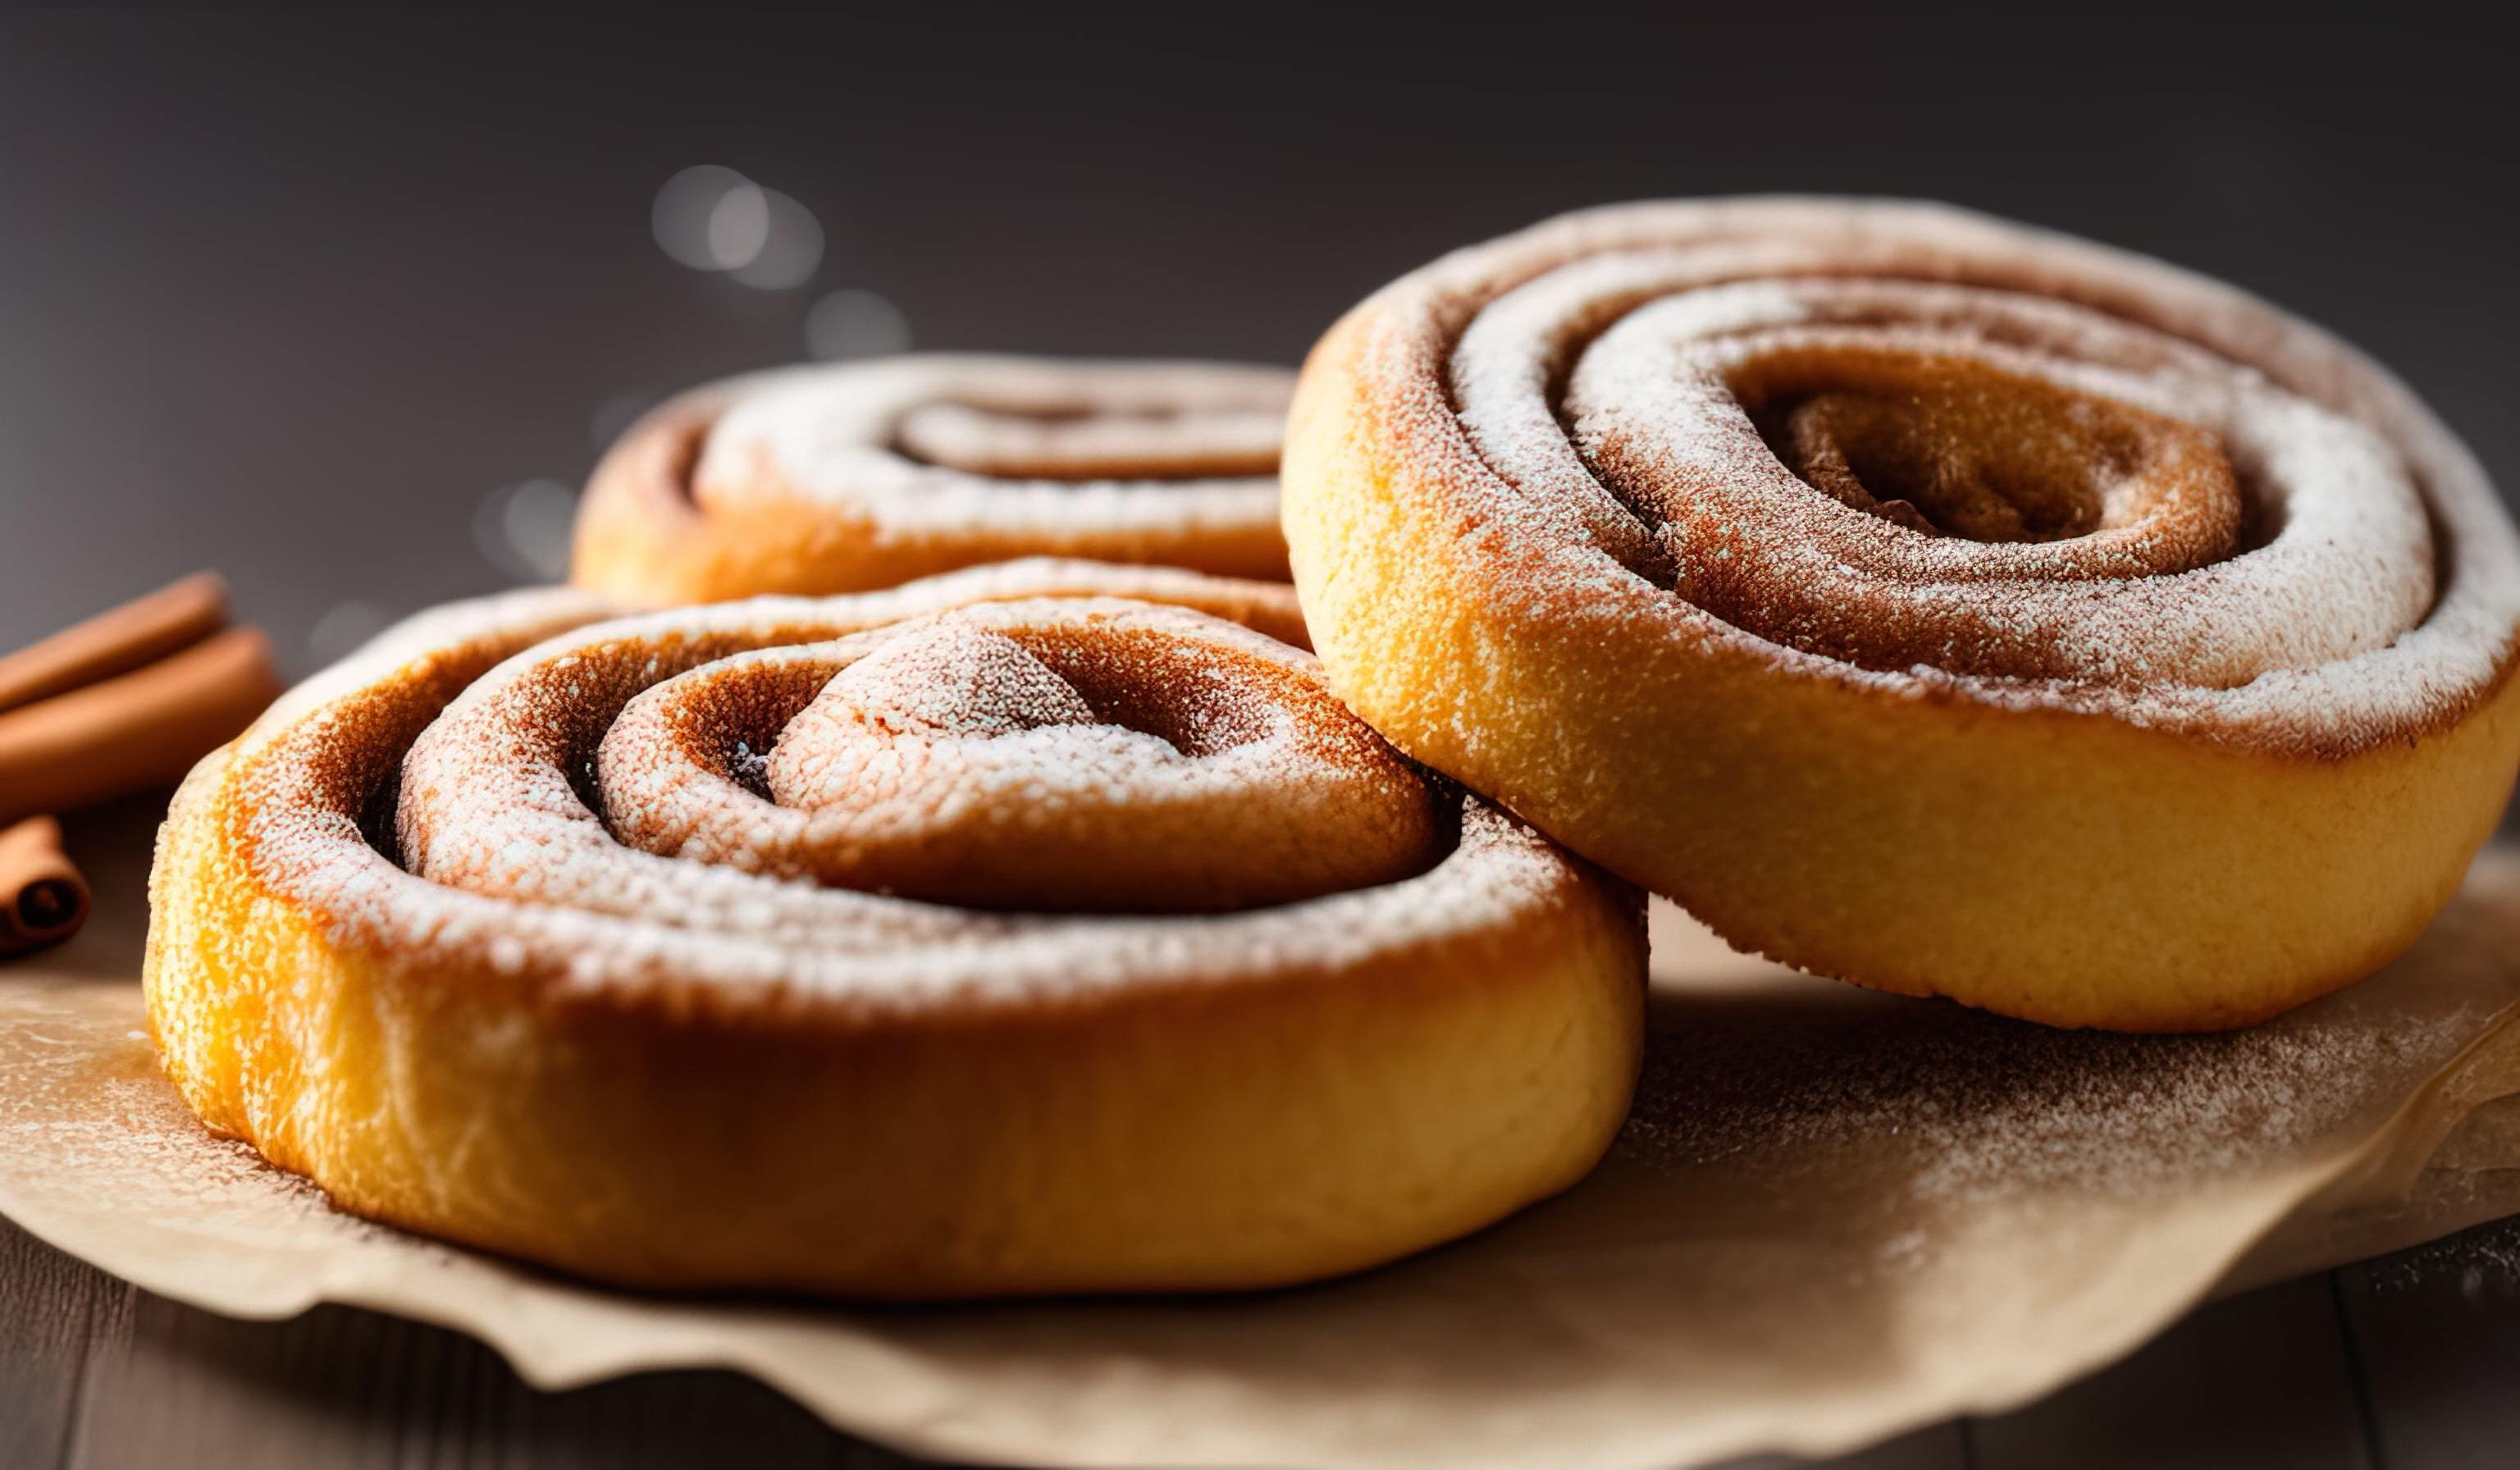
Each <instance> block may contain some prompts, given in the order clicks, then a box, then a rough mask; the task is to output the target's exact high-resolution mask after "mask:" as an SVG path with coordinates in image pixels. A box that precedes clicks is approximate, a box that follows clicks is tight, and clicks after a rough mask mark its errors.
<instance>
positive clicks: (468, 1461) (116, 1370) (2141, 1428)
mask: <svg viewBox="0 0 2520 1470" xmlns="http://www.w3.org/2000/svg"><path fill="white" fill-rule="evenodd" d="M0 1300H5V1301H6V1302H7V1303H8V1310H7V1311H6V1312H5V1313H0V1466H8V1467H10V1470H19V1467H36V1466H62V1467H66V1470H67V1467H73V1466H75V1467H81V1470H125V1467H152V1470H154V1467H158V1466H189V1467H196V1470H226V1467H239V1470H289V1467H296V1466H360V1467H370V1466H373V1467H394V1470H405V1467H410V1470H420V1467H427V1470H475V1467H481V1470H487V1467H493V1466H496V1467H516V1466H596V1465H604V1466H641V1467H657V1470H662V1467H682V1466H693V1467H699V1466H726V1465H742V1466H760V1467H765V1470H769V1467H785V1466H867V1467H872V1466H903V1465H910V1464H914V1463H917V1462H915V1461H911V1460H907V1459H903V1458H901V1457H899V1456H896V1455H892V1454H889V1453H886V1452H884V1451H882V1450H880V1449H877V1448H874V1447H871V1446H869V1445H866V1444H864V1443H863V1442H860V1441H856V1440H852V1439H850V1438H849V1437H848V1436H846V1435H843V1434H839V1433H836V1432H834V1431H832V1430H831V1429H828V1428H826V1427H824V1425H823V1424H822V1423H820V1422H819V1421H818V1420H816V1419H815V1418H814V1417H813V1416H811V1415H810V1414H808V1413H806V1412H805V1410H803V1409H801V1408H799V1407H797V1406H796V1405H795V1404H794V1403H790V1402H788V1401H787V1399H785V1398H783V1397H781V1396H780V1395H779V1394H778V1393H777V1392H775V1391H773V1390H771V1389H769V1388H766V1387H763V1386H762V1385H760V1384H758V1383H755V1382H753V1381H752V1380H750V1379H747V1378H742V1377H740V1376H738V1375H736V1374H733V1373H725V1372H677V1373H649V1374H643V1375H641V1376H638V1377H635V1378H627V1379H621V1380H618V1381H615V1382H611V1383H605V1384H599V1385H596V1386H593V1387H590V1388H583V1389H577V1390H574V1391H571V1392H568V1393H562V1394H546V1393H539V1392H536V1391H535V1390H533V1389H530V1388H527V1387H526V1386H525V1385H524V1384H522V1383H521V1382H519V1381H518V1380H517V1375H516V1374H515V1373H513V1372H511V1371H509V1369H508V1367H507V1364H506V1363H504V1362H503V1361H501V1360H500V1359H499V1358H498V1357H497V1355H495V1354H493V1353H492V1352H491V1351H490V1350H489V1349H487V1348H485V1347H483V1346H481V1345H480V1344H479V1343H477V1342H474V1341H472V1339H470V1338H467V1337H464V1336H461V1335H459V1334H457V1333H453V1332H449V1331H445V1330H443V1329H440V1328H436V1327H427V1326H422V1325H420V1324H418V1323H414V1322H408V1321H403V1320H400V1319H397V1318H393V1317H387V1316H382V1315H379V1314H375V1313H370V1312H362V1311H358V1310H355V1309H352V1308H346V1307H330V1306H328V1307H319V1308H317V1309H315V1310H314V1311H312V1312H309V1313H307V1314H305V1315H303V1316H300V1317H296V1318H294V1319H293V1320H290V1321H285V1322H241V1321H232V1320H229V1319H226V1318H223V1317H217V1316H212V1315H210V1314H207V1313H203V1312H198V1311H195V1310H193V1309H192V1308H189V1307H184V1306H179V1305H177V1304H175V1303H173V1302H170V1301H167V1300H165V1299H163V1298H160V1297H156V1296H152V1295H151V1294H149V1293H147V1292H144V1291H140V1290H138V1289H136V1288H134V1287H131V1286H127V1285H124V1284H123V1283H122V1282H120V1281H117V1280H114V1279H113V1278H112V1277H110V1276H107V1275H105V1274H104V1273H102V1272H100V1271H97V1270H92V1269H91V1268H89V1267H87V1266H85V1265H82V1264H81V1263H79V1262H77V1261H74V1260H72V1259H70V1258H68V1257H67V1256H64V1255H62V1254H61V1253H59V1252H57V1251H54V1250H52V1249H50V1248H49V1247H46V1246H44V1245H42V1244H40V1243H39V1242H37V1241H35V1240H33V1239H32V1238H30V1237H29V1236H27V1235H26V1234H25V1233H24V1232H23V1231H22V1230H19V1229H18V1228H17V1227H15V1226H14V1225H6V1224H0ZM2515 1383H2520V1222H2511V1221H2505V1222H2501V1223H2499V1224H2496V1225H2487V1226H2483V1227H2481V1228H2479V1229H2475V1230H2471V1231H2468V1232H2467V1233H2465V1234H2463V1235H2459V1236H2456V1237H2453V1239H2451V1240H2448V1241H2443V1242H2439V1243H2436V1244H2434V1245H2431V1246H2425V1247H2421V1248H2418V1249H2416V1250H2412V1251H2407V1252H2402V1253H2400V1254H2398V1255H2395V1256H2389V1257H2385V1258H2383V1259H2381V1260H2378V1261H2373V1262H2368V1263H2365V1264H2363V1265H2360V1266H2354V1267H2349V1268H2346V1269H2344V1270H2336V1271H2331V1272H2328V1273H2326V1274H2324V1275H2319V1276H2313V1277H2309V1278H2306V1279H2303V1280H2299V1281H2290V1282H2285V1283H2282V1284H2280V1285H2275V1286H2269V1287H2265V1288H2262V1289H2260V1290H2257V1291H2252V1292H2249V1293H2247V1294H2245V1295H2242V1296H2238V1297H2234V1298H2231V1299H2229V1300H2228V1301H2223V1302H2218V1303H2215V1304H2213V1305H2211V1306H2208V1307H2206V1308H2204V1309H2203V1310H2202V1311H2199V1312H2197V1313H2196V1314H2194V1315H2192V1316H2190V1317H2189V1318H2187V1319H2186V1320H2185V1321H2183V1322H2182V1323H2180V1324H2179V1325H2178V1326H2177V1327H2175V1328H2173V1329H2172V1330H2171V1331H2170V1332H2168V1333H2167V1334H2165V1335H2163V1336H2162V1337H2160V1338H2158V1339H2156V1340H2155V1341H2154V1342H2153V1343H2152V1344H2151V1345H2150V1346H2148V1347H2146V1348H2144V1349H2143V1350H2142V1351H2141V1352H2139V1353H2138V1354H2137V1355H2136V1356H2135V1357H2133V1358H2131V1359H2127V1360H2126V1361H2124V1362H2121V1363H2119V1364H2118V1365H2117V1366H2115V1367H2112V1368H2109V1369H2107V1370H2106V1371H2104V1372H2101V1373H2100V1374H2098V1375H2096V1376H2094V1377H2093V1378H2089V1379H2086V1380H2084V1381H2082V1382H2080V1383H2076V1384H2074V1385H2071V1386H2070V1387H2067V1388H2065V1389H2063V1390H2061V1391H2059V1392H2058V1393H2056V1394H2054V1395H2052V1396H2050V1397H2049V1398H2048V1399H2046V1400H2044V1401H2042V1402H2040V1403H2034V1404H2032V1405H2030V1406H2029V1407H2027V1408H2022V1409H2018V1410H2016V1411H2014V1412H2011V1413H2007V1414H2000V1415H1995V1416H1991V1417H1985V1418H1972V1419H1964V1420H1959V1421H1957V1422H1953V1423H1948V1424H1941V1425H1937V1426H1934V1427H1933V1428H1930V1429H1925V1430H1920V1431H1918V1432H1916V1433H1914V1434H1911V1435H1907V1436H1905V1437H1903V1438H1901V1439H1898V1440H1894V1441H1892V1442H1890V1443H1888V1444H1886V1445H1881V1446H1878V1447H1875V1448H1872V1449H1870V1450H1868V1451H1866V1452H1864V1453H1860V1454H1856V1455H1853V1456H1849V1457H1848V1458H1846V1459H1843V1460H1839V1461H1834V1462H1832V1463H1836V1464H1842V1465H1847V1466H1860V1467H1865V1470H1961V1467H1973V1470H2010V1467H2016V1466H2018V1467H2060V1470H2064V1467H2075V1466H2100V1465H2139V1466H2146V1467H2152V1470H2175V1467H2196V1470H2206V1467H2213V1470H2227V1467H2232V1466H2241V1465H2284V1466H2302V1467H2317V1470H2325V1467H2333V1470H2382V1467H2386V1470H2451V1467H2468V1466H2497V1465H2509V1464H2512V1463H2515V1461H2520V1394H2515V1393H2514V1392H2513V1385H2514V1384H2515ZM1750 1463H1759V1464H1783V1463H1788V1462H1786V1461H1781V1460H1774V1461H1770V1460H1762V1461H1756V1462H1750Z"/></svg>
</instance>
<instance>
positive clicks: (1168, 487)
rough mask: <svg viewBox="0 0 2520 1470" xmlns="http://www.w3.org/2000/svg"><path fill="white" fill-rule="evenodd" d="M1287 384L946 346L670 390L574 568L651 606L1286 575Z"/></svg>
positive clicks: (620, 463) (584, 524)
mask: <svg viewBox="0 0 2520 1470" xmlns="http://www.w3.org/2000/svg"><path fill="white" fill-rule="evenodd" d="M1292 386H1293V379H1292V376H1291V375H1289V374H1287V373H1286V372H1284V371H1283V369H1278V368H1263V367H1243V366H1236V365H1229V364H1221V363H1176V362H1092V361H1060V360H1055V359H1043V358H1020V357H983V356H957V355H944V354H929V355H922V356H911V357H899V358H889V359H884V360H880V361H873V362H863V363H849V364H836V365H824V366H815V367H802V368H788V369H783V370H779V371H776V372H769V373H758V374H754V375H751V376H749V377H745V378H739V379H732V380H730V381H726V382H721V383H715V384H711V385H709V386H707V387H703V388H699V389H697V390H695V391H693V392H690V393H686V394H684V395H683V396H681V397H679V398H676V399H674V400H672V401H671V402H669V403H667V404H666V405H665V406H663V407H662V408H660V409H658V410H656V411H655V412H654V413H652V414H650V415H649V416H648V417H647V418H646V419H645V420H644V421H642V422H641V423H638V424H637V425H635V426H634V427H632V429H631V430H630V431H629V432H628V433H627V434H625V435H623V436H622V438H621V440H620V442H619V443H618V444H616V445H615V446H614V447H613V449H612V451H611V452H610V453H609V454H608V455H607V456H606V458H605V460H604V462H603V464H601V465H600V466H598V467H597V468H596V471H595V476H594V479H593V480H592V482H591V483H590V484H589V485H588V487H587V492H586V498H585V501H584V503H583V505H582V506H581V508H580V510H579V513H578V525H577V538H576V550H575V558H574V568H573V571H572V579H573V580H574V581H575V582H576V583H577V584H578V585H580V586H583V587H591V588H594V589H597V590H599V591H602V592H606V593H609V594H612V595H613V596H616V597H620V598H624V599H627V600H630V601H636V602H639V603H641V604H644V605H668V604H676V603H683V602H705V601H721V600H724V599H728V598H741V597H752V596H755V595H757V594H763V593H801V594H826V593H840V592H862V591H867V590H870V589H874V588H881V587H892V586H897V585H898V584H900V583H903V582H907V581H911V580H913V579H914V578H918V577H923V576H927V575H930V574H932V573H937V572H945V571H951V570H954V569H956V568H959V567H965V566H974V565H979V564H981V563H984V562H990V561H1004V560H1008V559H1011V558H1013V557H1028V556H1061V557H1095V558H1098V559H1101V560H1105V561H1122V562H1136V563H1150V564H1156V565H1164V566H1183V567H1189V568H1191V569H1192V570H1194V571H1204V572H1211V573H1214V574H1217V575H1220V576H1229V577H1254V578H1263V579H1267V580H1271V581H1284V580H1285V577H1286V547H1285V541H1284V539H1283V536H1282V534H1281V533H1280V531H1279V529H1278V481H1277V470H1278V445H1279V438H1280V436H1281V433H1282V431H1283V427H1284V423H1285V417H1286V399H1287V394H1288V392H1289V391H1290V390H1291V388H1292Z"/></svg>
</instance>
